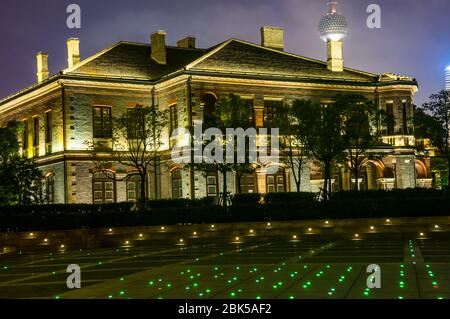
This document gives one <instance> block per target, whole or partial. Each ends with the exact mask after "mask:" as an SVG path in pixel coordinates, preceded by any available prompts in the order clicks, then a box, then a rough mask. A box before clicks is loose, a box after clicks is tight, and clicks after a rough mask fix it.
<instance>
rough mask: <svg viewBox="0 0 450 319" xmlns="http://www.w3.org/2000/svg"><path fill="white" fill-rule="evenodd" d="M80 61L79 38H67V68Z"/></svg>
mask: <svg viewBox="0 0 450 319" xmlns="http://www.w3.org/2000/svg"><path fill="white" fill-rule="evenodd" d="M78 63H80V40H79V39H77V38H70V39H68V40H67V65H68V67H69V68H71V67H73V66H75V65H77V64H78Z"/></svg>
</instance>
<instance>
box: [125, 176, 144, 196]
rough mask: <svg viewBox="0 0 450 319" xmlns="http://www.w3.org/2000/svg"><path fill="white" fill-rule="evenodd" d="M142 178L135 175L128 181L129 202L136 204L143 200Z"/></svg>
mask: <svg viewBox="0 0 450 319" xmlns="http://www.w3.org/2000/svg"><path fill="white" fill-rule="evenodd" d="M141 184H142V183H141V177H140V176H138V175H133V176H131V177H130V178H129V179H128V180H127V200H128V201H129V202H136V201H138V200H139V199H141Z"/></svg>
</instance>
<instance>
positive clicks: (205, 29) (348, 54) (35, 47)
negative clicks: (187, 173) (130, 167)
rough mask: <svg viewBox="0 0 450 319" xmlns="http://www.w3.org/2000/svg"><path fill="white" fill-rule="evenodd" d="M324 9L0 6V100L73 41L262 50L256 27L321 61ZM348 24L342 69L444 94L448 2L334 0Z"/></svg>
mask: <svg viewBox="0 0 450 319" xmlns="http://www.w3.org/2000/svg"><path fill="white" fill-rule="evenodd" d="M71 3H76V4H79V5H80V6H81V8H82V28H81V29H79V30H77V29H73V30H71V29H68V28H67V27H66V19H67V15H68V14H67V13H66V7H67V6H68V5H69V4H71ZM326 3H327V0H226V1H225V0H222V1H217V0H166V1H163V0H159V1H153V0H127V1H124V0H70V1H65V0H32V1H30V0H1V3H0V34H1V42H0V43H1V51H0V74H1V76H0V97H4V96H6V95H8V94H10V93H13V92H15V91H17V90H20V89H22V88H24V87H26V86H28V85H30V84H33V83H34V82H35V81H36V75H35V74H36V65H35V64H36V57H35V55H36V53H37V52H39V51H45V52H48V53H49V55H50V58H49V64H50V71H51V73H52V74H53V73H56V72H58V71H59V70H61V69H63V68H65V66H66V63H67V57H66V54H67V53H66V44H65V42H66V39H67V38H69V37H79V38H80V40H81V55H82V58H86V57H88V56H89V55H91V54H93V53H95V52H97V51H99V50H101V49H103V48H105V47H107V46H109V45H111V44H112V43H114V42H116V41H119V40H127V41H138V42H149V36H150V34H151V33H152V32H153V31H156V30H160V29H162V30H166V31H167V38H168V44H170V45H175V44H176V41H177V40H179V39H180V38H182V37H184V36H187V35H195V36H196V37H197V43H198V46H199V47H209V46H211V45H215V44H217V43H219V42H222V41H224V40H227V39H228V38H231V37H235V38H239V39H243V40H247V41H251V42H256V43H259V42H260V33H259V28H260V27H261V26H263V25H273V26H281V27H284V28H285V47H286V51H288V52H293V53H297V54H300V55H304V56H308V57H312V58H318V59H321V60H325V59H326V46H325V43H324V42H322V41H321V40H320V39H319V35H318V31H317V25H318V21H319V19H320V17H321V15H322V14H323V13H325V11H326ZM370 3H377V4H379V5H380V6H381V8H382V29H375V30H374V29H372V30H371V29H368V28H367V26H366V19H367V16H368V13H366V8H367V6H368V5H369V4H370ZM339 4H340V11H341V12H342V13H343V14H344V15H345V16H346V17H347V19H348V21H349V24H350V33H349V36H348V37H347V38H346V39H345V44H344V51H345V52H344V57H345V64H346V66H348V67H352V68H357V69H361V70H364V71H369V72H373V73H377V74H379V73H383V72H394V73H399V74H406V75H410V76H413V77H415V78H417V80H418V81H419V85H420V91H419V93H418V94H417V95H416V101H415V102H416V104H419V105H420V104H422V103H423V102H424V101H426V99H427V97H428V96H429V95H430V94H432V93H434V92H437V91H438V90H441V89H443V88H444V68H445V66H446V65H450V1H448V0H427V1H423V0H420V1H417V0H409V1H408V0H394V1H393V0H367V1H366V0H341V1H340V2H339Z"/></svg>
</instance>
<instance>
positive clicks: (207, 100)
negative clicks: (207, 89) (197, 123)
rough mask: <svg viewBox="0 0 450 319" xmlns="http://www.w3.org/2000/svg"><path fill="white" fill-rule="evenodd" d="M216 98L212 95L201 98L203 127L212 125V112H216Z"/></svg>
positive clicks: (208, 94)
mask: <svg viewBox="0 0 450 319" xmlns="http://www.w3.org/2000/svg"><path fill="white" fill-rule="evenodd" d="M216 103H217V98H216V96H215V95H214V94H212V93H207V94H205V95H204V96H203V98H202V104H203V124H204V126H205V127H210V126H213V125H214V112H215V111H216Z"/></svg>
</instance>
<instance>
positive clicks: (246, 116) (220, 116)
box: [194, 94, 254, 208]
mask: <svg viewBox="0 0 450 319" xmlns="http://www.w3.org/2000/svg"><path fill="white" fill-rule="evenodd" d="M252 118H253V109H252V108H251V107H249V106H248V105H246V104H245V103H244V101H242V100H241V98H240V97H239V96H237V95H234V94H230V95H228V96H226V97H223V98H221V99H219V101H217V103H216V106H215V110H214V112H213V113H212V114H211V116H210V117H209V119H208V122H207V123H204V128H205V129H208V128H217V129H219V130H220V131H221V132H222V133H223V135H222V136H221V137H219V138H217V137H216V139H215V140H214V142H216V143H218V144H219V146H218V147H219V148H221V149H222V152H223V154H226V153H227V149H228V148H230V147H231V146H233V147H234V148H233V154H234V158H233V159H232V160H231V161H229V160H227V158H226V157H225V158H224V160H223V161H221V162H217V161H214V162H213V163H207V162H206V161H203V163H201V164H194V166H195V167H196V168H197V169H198V170H200V171H203V172H207V171H211V170H214V171H218V172H220V173H221V174H222V182H223V193H222V198H221V200H222V204H223V206H224V207H225V208H226V207H227V206H228V202H229V192H228V185H227V173H228V172H235V173H236V178H237V184H238V193H241V192H242V187H241V179H242V177H243V176H244V174H246V173H251V172H253V171H254V168H253V166H252V164H253V163H250V161H249V158H248V148H246V156H245V157H246V158H245V163H237V161H236V159H237V153H238V151H239V150H238V149H237V146H238V145H237V143H235V140H234V138H233V140H232V139H231V137H229V136H226V131H227V129H237V128H242V129H244V130H246V129H248V128H251V127H252V126H253V123H252V121H251V119H252ZM247 142H248V141H246V144H247ZM203 160H205V159H203Z"/></svg>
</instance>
